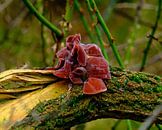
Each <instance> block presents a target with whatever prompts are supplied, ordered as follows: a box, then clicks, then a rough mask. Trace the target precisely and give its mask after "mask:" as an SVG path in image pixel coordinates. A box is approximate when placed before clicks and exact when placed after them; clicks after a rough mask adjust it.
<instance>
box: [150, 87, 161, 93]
mask: <svg viewBox="0 0 162 130" xmlns="http://www.w3.org/2000/svg"><path fill="white" fill-rule="evenodd" d="M152 90H153V92H157V93H159V92H162V85H156V86H155V87H154V88H153V89H152Z"/></svg>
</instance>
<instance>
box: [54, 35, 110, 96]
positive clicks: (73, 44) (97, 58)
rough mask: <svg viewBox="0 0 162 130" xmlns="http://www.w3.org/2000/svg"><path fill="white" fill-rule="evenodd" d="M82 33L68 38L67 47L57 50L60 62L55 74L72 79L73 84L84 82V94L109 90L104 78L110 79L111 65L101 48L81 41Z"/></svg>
mask: <svg viewBox="0 0 162 130" xmlns="http://www.w3.org/2000/svg"><path fill="white" fill-rule="evenodd" d="M80 40H81V36H80V34H75V35H71V36H69V37H67V38H66V47H64V48H62V49H61V50H60V51H58V52H57V54H56V55H57V58H58V64H57V65H56V66H55V71H54V72H53V74H54V75H55V76H57V77H59V78H65V79H70V80H71V82H72V83H73V84H84V85H83V93H84V94H97V93H101V92H104V91H106V90H107V87H106V85H105V83H104V82H103V79H110V78H111V75H110V72H109V66H108V63H107V62H106V60H105V59H104V57H103V55H102V53H101V50H100V48H99V47H98V46H97V45H95V44H83V43H81V42H80Z"/></svg>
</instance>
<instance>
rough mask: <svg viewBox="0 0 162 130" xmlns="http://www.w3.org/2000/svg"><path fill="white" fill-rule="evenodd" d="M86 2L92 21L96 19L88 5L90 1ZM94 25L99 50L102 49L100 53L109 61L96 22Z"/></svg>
mask: <svg viewBox="0 0 162 130" xmlns="http://www.w3.org/2000/svg"><path fill="white" fill-rule="evenodd" d="M86 2H87V6H88V11H89V14H90V17H91V19H92V21H95V20H96V19H95V16H94V15H93V14H92V8H91V5H90V3H89V1H88V0H86ZM94 27H95V31H96V34H97V37H98V40H99V42H100V47H101V51H102V53H103V55H104V57H105V59H106V60H107V61H109V58H108V54H107V52H106V49H105V47H104V41H103V40H102V36H101V32H100V29H99V27H98V26H97V24H95V25H94Z"/></svg>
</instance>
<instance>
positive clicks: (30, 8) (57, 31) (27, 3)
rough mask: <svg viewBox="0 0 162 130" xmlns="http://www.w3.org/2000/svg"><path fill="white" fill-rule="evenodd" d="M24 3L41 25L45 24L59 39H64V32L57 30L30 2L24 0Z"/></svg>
mask: <svg viewBox="0 0 162 130" xmlns="http://www.w3.org/2000/svg"><path fill="white" fill-rule="evenodd" d="M23 2H24V4H25V6H26V7H28V9H29V10H30V11H31V12H32V13H33V14H34V15H35V17H36V18H37V19H38V20H39V21H40V22H41V23H43V24H44V25H45V26H46V27H48V28H49V29H50V30H52V31H53V32H55V33H56V36H57V37H63V33H62V31H61V30H60V29H59V28H57V27H56V26H55V25H54V24H52V23H51V22H49V21H48V20H47V19H46V18H45V17H44V16H43V15H41V14H40V13H39V12H38V11H37V10H36V8H35V7H34V6H33V5H32V3H31V2H30V1H29V0H23Z"/></svg>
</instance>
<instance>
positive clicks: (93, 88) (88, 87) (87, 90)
mask: <svg viewBox="0 0 162 130" xmlns="http://www.w3.org/2000/svg"><path fill="white" fill-rule="evenodd" d="M106 90H107V87H106V86H105V83H104V82H103V80H102V79H99V78H92V77H91V78H88V81H86V82H84V86H83V93H84V94H89V95H92V94H97V93H101V92H105V91H106Z"/></svg>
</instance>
